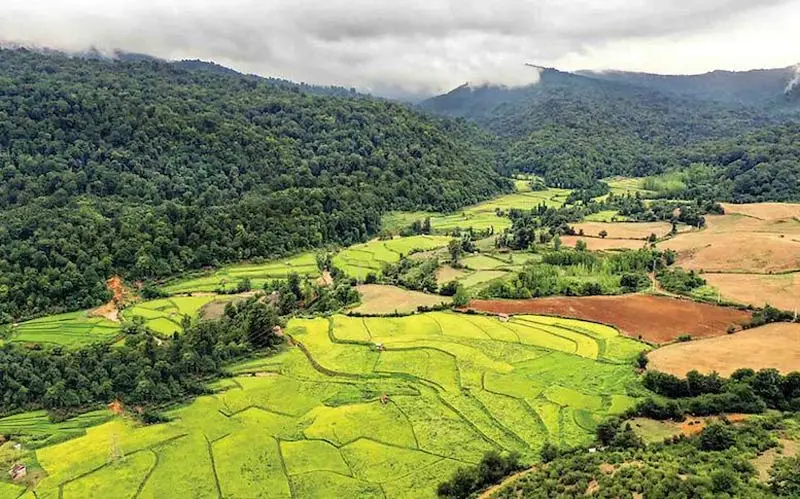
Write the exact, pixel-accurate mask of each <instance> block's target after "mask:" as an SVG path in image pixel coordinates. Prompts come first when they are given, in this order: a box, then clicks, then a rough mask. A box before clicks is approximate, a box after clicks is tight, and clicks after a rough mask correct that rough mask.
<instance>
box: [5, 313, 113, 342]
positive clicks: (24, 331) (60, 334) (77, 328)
mask: <svg viewBox="0 0 800 499" xmlns="http://www.w3.org/2000/svg"><path fill="white" fill-rule="evenodd" d="M117 335H119V324H118V323H116V322H112V321H110V320H108V319H105V318H103V317H91V316H90V315H89V312H88V311H81V312H71V313H68V314H59V315H49V316H47V317H41V318H39V319H34V320H31V321H27V322H22V323H20V324H16V325H12V326H11V335H10V337H9V339H8V341H9V342H13V343H30V344H51V345H63V346H66V347H81V346H84V345H88V344H90V343H97V342H104V341H110V340H112V339H113V338H115V337H116V336H117Z"/></svg>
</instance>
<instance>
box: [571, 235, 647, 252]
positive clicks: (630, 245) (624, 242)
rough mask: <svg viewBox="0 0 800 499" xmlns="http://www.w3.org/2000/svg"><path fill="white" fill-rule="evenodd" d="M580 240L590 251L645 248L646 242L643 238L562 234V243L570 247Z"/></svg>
mask: <svg viewBox="0 0 800 499" xmlns="http://www.w3.org/2000/svg"><path fill="white" fill-rule="evenodd" d="M578 241H583V242H584V243H586V248H587V249H588V250H589V251H606V250H622V249H639V248H643V247H644V245H645V244H646V241H644V240H642V239H609V238H606V239H601V238H599V237H586V236H561V242H562V244H564V246H569V247H570V248H574V247H575V245H576V244H577V243H578Z"/></svg>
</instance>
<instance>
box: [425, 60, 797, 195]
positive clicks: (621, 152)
mask: <svg viewBox="0 0 800 499" xmlns="http://www.w3.org/2000/svg"><path fill="white" fill-rule="evenodd" d="M776 74H777V73H776ZM780 75H782V76H780V85H784V86H785V85H786V81H784V80H785V77H787V76H788V73H785V72H782V73H780ZM751 76H752V75H751ZM769 76H770V78H769V80H770V82H771V83H770V85H769V86H768V87H765V88H764V89H762V90H761V93H759V94H757V95H758V96H759V97H758V98H756V97H752V96H753V95H756V92H755V91H754V90H752V88H753V87H755V86H756V83H752V82H751V80H750V79H747V81H746V82H745V83H741V84H739V85H738V87H737V88H738V89H739V90H737V91H736V92H738V94H736V95H748V96H751V97H750V99H751V100H750V101H748V103H746V104H742V103H741V102H734V101H733V100H732V99H727V100H726V99H721V100H717V99H703V98H701V95H700V90H701V89H703V88H705V87H704V86H703V85H704V84H703V83H702V82H700V83H698V84H696V85H695V86H694V87H692V88H694V90H692V88H690V87H688V86H687V87H685V88H684V87H680V86H679V83H680V82H681V81H683V80H680V79H678V80H669V79H668V80H666V82H667V83H665V84H664V85H661V86H659V85H656V84H655V83H652V82H651V79H650V78H649V77H647V75H645V76H642V75H631V74H628V73H608V74H602V75H596V74H594V73H591V74H587V73H582V74H572V73H565V72H561V71H558V70H555V69H543V70H542V71H541V77H540V80H539V82H538V83H537V84H535V85H529V86H526V87H516V88H507V87H497V86H483V87H477V88H473V87H469V86H462V87H459V88H457V89H455V90H453V91H452V92H449V93H448V94H445V95H442V96H438V97H434V98H432V99H429V100H428V101H425V102H424V103H423V104H422V107H423V108H424V109H426V110H428V111H429V112H433V113H436V114H442V115H446V116H457V117H463V118H467V119H470V120H472V121H474V122H475V123H477V124H479V125H480V126H482V127H484V128H485V129H487V130H489V131H491V132H493V133H495V134H496V135H498V136H500V137H502V138H504V139H505V142H506V147H507V150H508V162H507V163H506V164H505V167H506V170H507V172H508V173H510V172H513V171H524V172H530V173H535V174H538V175H541V176H543V177H544V178H545V181H546V182H547V183H548V184H550V185H554V186H563V187H585V186H587V185H590V184H591V183H592V182H594V181H595V179H597V178H603V177H608V176H611V175H636V176H643V175H650V174H656V173H661V172H663V171H666V170H668V169H671V168H677V167H680V166H684V165H685V164H686V154H685V151H686V149H687V148H692V147H694V146H696V145H698V144H701V143H705V142H709V141H715V140H722V139H727V138H731V137H736V136H739V135H741V134H743V133H747V132H750V131H752V130H753V129H758V128H761V127H764V126H772V125H779V124H781V123H782V122H783V121H784V120H786V119H788V118H792V117H794V116H798V113H797V112H796V111H795V107H794V104H793V101H792V100H791V99H788V98H787V97H786V96H784V95H783V93H782V90H783V89H782V88H781V89H779V93H778V96H779V97H777V98H776V99H774V100H773V101H772V102H773V104H772V105H770V106H766V105H756V102H757V100H758V99H766V97H765V96H767V95H772V94H774V92H775V91H776V89H778V87H779V86H780V85H778V84H777V83H776V82H777V81H778V78H777V76H776V75H775V74H772V73H770V75H769ZM675 78H680V77H675ZM743 78H744V77H743ZM747 78H750V77H749V76H748V77H747ZM753 78H754V79H756V80H757V78H755V77H753ZM745 79H746V78H745ZM658 81H660V80H657V81H656V82H658ZM662 87H665V88H662ZM666 87H669V88H672V87H675V88H682V89H683V90H681V91H680V92H678V91H677V90H675V91H671V90H669V89H668V88H666ZM730 92H733V93H735V92H734V90H730ZM708 93H711V94H713V92H712V91H711V90H709V91H708ZM759 102H760V101H759ZM798 110H800V108H798Z"/></svg>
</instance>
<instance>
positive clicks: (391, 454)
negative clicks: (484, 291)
mask: <svg viewBox="0 0 800 499" xmlns="http://www.w3.org/2000/svg"><path fill="white" fill-rule="evenodd" d="M287 333H288V334H289V335H291V336H292V338H293V339H294V341H295V342H296V343H297V345H298V347H297V348H290V349H288V350H286V351H285V352H283V353H281V354H279V355H277V356H275V357H269V358H264V359H256V360H251V361H248V362H245V363H242V364H241V365H238V366H233V367H232V368H231V372H232V373H235V374H234V376H235V377H234V378H230V379H225V380H222V381H220V382H217V383H215V384H214V385H213V386H212V387H213V388H214V389H215V390H217V392H216V393H214V394H213V395H210V396H205V397H201V398H199V399H197V400H196V401H194V402H193V403H191V404H190V405H188V406H185V407H181V408H178V409H175V410H173V411H171V412H170V413H168V416H169V417H170V418H171V421H170V422H168V423H164V424H158V425H150V426H140V425H136V424H134V423H133V422H131V421H130V420H126V419H122V418H118V417H117V418H114V419H112V420H110V421H107V422H104V423H101V424H99V425H97V426H93V427H91V428H88V430H83V429H80V433H77V434H76V435H77V436H76V437H75V438H72V439H71V440H68V441H64V442H61V443H56V444H54V445H46V446H44V447H41V448H38V449H37V450H36V451H35V452H36V459H37V461H38V462H39V464H40V465H41V466H42V468H43V469H44V470H45V471H46V472H47V477H46V478H45V479H44V480H43V481H42V482H40V483H39V485H38V486H37V488H36V496H37V497H39V498H56V497H63V498H65V499H69V498H71V497H88V496H92V497H125V496H133V495H134V492H135V491H138V496H139V497H178V496H180V497H220V496H222V497H232V498H236V497H241V498H250V497H286V498H288V497H297V498H306V497H332V496H341V497H388V498H404V497H409V498H410V497H413V498H417V497H435V489H436V486H437V484H438V483H439V482H440V481H441V480H442V478H443V477H446V476H449V475H450V474H451V473H452V472H453V471H454V470H455V469H457V468H458V467H460V466H464V465H466V464H471V463H475V462H477V461H478V460H479V459H480V458H481V456H482V455H483V454H484V453H485V452H486V451H488V450H490V449H498V450H508V451H519V452H520V453H522V455H523V456H524V457H525V458H526V459H527V460H528V461H531V462H532V461H533V460H535V459H536V456H537V452H538V450H539V449H540V448H541V446H542V445H543V444H544V442H546V441H548V440H549V441H553V442H557V443H560V444H565V445H571V444H581V443H588V442H589V441H590V440H591V439H592V437H593V431H594V428H595V426H596V425H597V423H598V422H599V421H600V420H602V418H604V417H606V416H607V415H609V414H616V413H621V412H622V411H624V410H625V409H626V408H628V407H630V406H631V405H632V404H633V403H635V401H636V400H637V398H638V397H641V396H643V395H644V392H643V389H642V388H641V386H640V385H639V384H638V383H637V382H636V375H635V373H634V372H633V369H632V365H631V360H632V358H633V357H634V356H635V355H636V354H637V353H638V352H639V351H641V350H643V349H646V348H647V347H646V346H645V345H644V344H642V343H638V342H636V341H634V340H631V339H628V338H624V337H622V336H620V335H619V333H618V332H617V331H616V330H615V329H613V328H610V327H607V326H602V325H598V324H593V323H586V322H582V321H577V320H565V319H557V318H551V317H542V316H518V317H514V318H513V319H512V320H511V321H508V322H501V321H500V320H498V319H497V318H495V317H488V316H480V315H467V314H457V313H453V312H435V313H427V314H419V315H415V316H410V317H402V318H353V317H344V316H334V317H331V318H317V319H293V320H292V321H291V322H290V323H289V326H288V327H287ZM377 344H380V345H381V346H380V347H378V346H376V345H377ZM254 374H258V375H257V376H255V375H254ZM40 416H41V415H37V414H30V415H21V416H15V417H13V418H6V419H3V420H0V429H5V430H3V431H7V429H8V428H13V427H14V425H17V426H18V427H20V428H21V429H20V430H19V431H20V433H25V431H27V430H26V428H30V431H35V432H42V431H47V426H48V425H47V424H46V423H42V422H41V419H40ZM37 418H39V419H37ZM26 421H29V422H26ZM101 421H102V420H101ZM67 423H69V422H67ZM26 425H27V426H26ZM62 425H63V423H62ZM42 426H43V427H44V428H42ZM56 430H57V428H55V426H54V429H53V430H52V431H53V432H56ZM84 431H85V434H84V433H83V432H84ZM12 433H13V431H12Z"/></svg>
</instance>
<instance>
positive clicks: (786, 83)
mask: <svg viewBox="0 0 800 499" xmlns="http://www.w3.org/2000/svg"><path fill="white" fill-rule="evenodd" d="M798 71H799V70H798V66H788V67H785V68H777V69H754V70H749V71H724V70H716V71H711V72H709V73H704V74H698V75H659V74H651V73H635V72H627V71H616V70H613V71H577V72H576V73H575V74H579V75H581V76H586V77H589V78H594V79H598V80H606V81H616V82H623V83H629V84H632V85H637V86H642V87H647V88H651V89H653V90H658V91H661V92H667V93H671V94H675V95H682V96H685V97H693V98H699V99H703V100H712V101H718V102H728V103H737V104H743V105H775V106H779V105H780V104H783V103H786V102H787V101H791V99H790V98H789V96H790V95H792V94H793V90H794V88H793V87H794V86H795V85H796V83H795V85H791V83H792V82H793V81H794V80H795V78H796V77H797V76H796V75H797V74H798Z"/></svg>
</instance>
